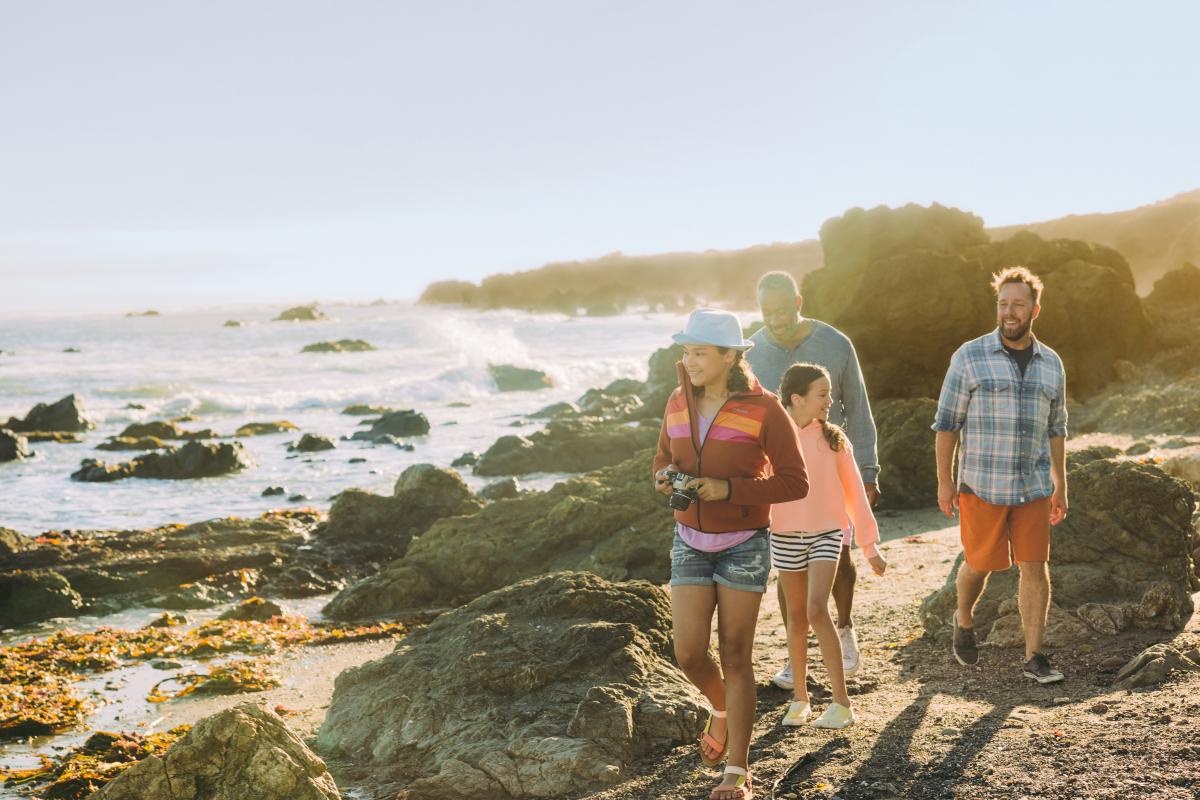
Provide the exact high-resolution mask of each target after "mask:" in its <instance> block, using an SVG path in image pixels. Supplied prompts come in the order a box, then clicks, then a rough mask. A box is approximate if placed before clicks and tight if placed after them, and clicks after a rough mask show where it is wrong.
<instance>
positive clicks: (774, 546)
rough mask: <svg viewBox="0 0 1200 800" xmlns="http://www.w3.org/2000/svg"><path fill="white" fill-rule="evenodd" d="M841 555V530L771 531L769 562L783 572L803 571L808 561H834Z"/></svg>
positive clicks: (806, 567)
mask: <svg viewBox="0 0 1200 800" xmlns="http://www.w3.org/2000/svg"><path fill="white" fill-rule="evenodd" d="M841 555H842V532H841V531H840V530H832V531H825V532H824V533H775V532H774V531H772V532H771V564H772V565H773V566H774V567H775V569H777V570H781V571H783V572H805V571H806V570H807V569H808V562H810V561H834V562H836V561H837V560H838V558H839V557H840V556H841Z"/></svg>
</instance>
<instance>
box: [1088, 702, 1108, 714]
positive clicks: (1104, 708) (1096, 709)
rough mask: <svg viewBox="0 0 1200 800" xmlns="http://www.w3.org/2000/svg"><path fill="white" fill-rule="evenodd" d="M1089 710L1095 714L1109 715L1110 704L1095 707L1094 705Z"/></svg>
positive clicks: (1097, 704)
mask: <svg viewBox="0 0 1200 800" xmlns="http://www.w3.org/2000/svg"><path fill="white" fill-rule="evenodd" d="M1089 710H1090V711H1091V712H1092V713H1093V714H1107V713H1108V703H1095V704H1094V705H1092V707H1091V708H1090V709H1089Z"/></svg>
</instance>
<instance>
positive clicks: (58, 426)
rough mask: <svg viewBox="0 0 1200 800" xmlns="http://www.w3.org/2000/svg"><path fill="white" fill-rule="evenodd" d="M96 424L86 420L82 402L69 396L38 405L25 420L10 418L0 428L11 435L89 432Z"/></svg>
mask: <svg viewBox="0 0 1200 800" xmlns="http://www.w3.org/2000/svg"><path fill="white" fill-rule="evenodd" d="M95 427H96V424H95V423H94V422H92V421H91V420H90V419H88V416H87V411H86V409H84V407H83V401H82V400H80V399H79V398H78V397H76V396H75V395H73V394H69V395H67V396H66V397H64V398H63V399H61V400H59V401H58V402H56V403H49V404H46V403H38V404H37V405H36V406H34V407H33V408H32V409H30V411H29V413H28V414H26V415H25V419H17V418H16V417H10V418H9V420H8V422H6V423H4V424H3V425H0V428H8V429H9V430H10V431H12V432H13V433H27V432H31V431H89V430H91V429H92V428H95Z"/></svg>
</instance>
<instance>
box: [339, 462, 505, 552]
mask: <svg viewBox="0 0 1200 800" xmlns="http://www.w3.org/2000/svg"><path fill="white" fill-rule="evenodd" d="M482 505H483V503H481V502H480V501H479V500H477V499H476V498H474V497H473V496H472V495H471V490H470V489H469V488H468V487H467V484H466V482H465V481H463V479H462V476H461V475H459V474H458V473H457V472H456V471H454V470H452V469H441V468H439V467H435V466H434V465H432V464H414V465H413V466H411V467H409V468H408V469H406V470H404V472H402V473H401V474H400V478H399V479H398V480H397V481H396V485H395V487H394V489H393V492H392V496H391V497H385V496H382V495H377V494H372V493H371V492H364V491H362V490H361V489H347V490H345V491H343V492H342V493H340V494H339V495H338V496H337V499H336V500H334V501H333V507H332V508H330V509H329V521H328V522H327V523H326V524H325V525H324V527H323V528H322V529H321V531H320V534H319V535H320V538H321V540H322V541H323V542H325V543H326V544H328V545H334V546H337V547H339V548H345V547H350V548H353V549H355V550H358V551H362V552H367V551H369V552H371V553H374V554H375V556H376V557H378V558H383V559H388V560H390V559H395V558H399V557H400V556H403V555H404V554H405V552H406V551H407V550H408V544H409V542H410V541H412V538H413V537H414V536H419V535H420V534H422V533H424V532H425V530H426V529H428V528H429V526H430V525H432V524H433V523H434V522H435V521H437V520H439V519H442V518H443V517H454V516H458V515H462V514H471V513H474V512H475V511H477V510H479V508H480V507H481V506H482Z"/></svg>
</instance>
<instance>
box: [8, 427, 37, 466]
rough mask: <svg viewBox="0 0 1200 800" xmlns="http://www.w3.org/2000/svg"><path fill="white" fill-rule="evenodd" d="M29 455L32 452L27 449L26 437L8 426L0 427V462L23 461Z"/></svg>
mask: <svg viewBox="0 0 1200 800" xmlns="http://www.w3.org/2000/svg"><path fill="white" fill-rule="evenodd" d="M31 455H33V452H32V451H31V450H30V449H29V440H28V439H26V438H25V437H24V436H21V435H20V434H19V433H13V432H12V431H10V430H9V429H8V428H0V463H3V462H5V461H24V460H25V459H27V458H29V457H30V456H31Z"/></svg>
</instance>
